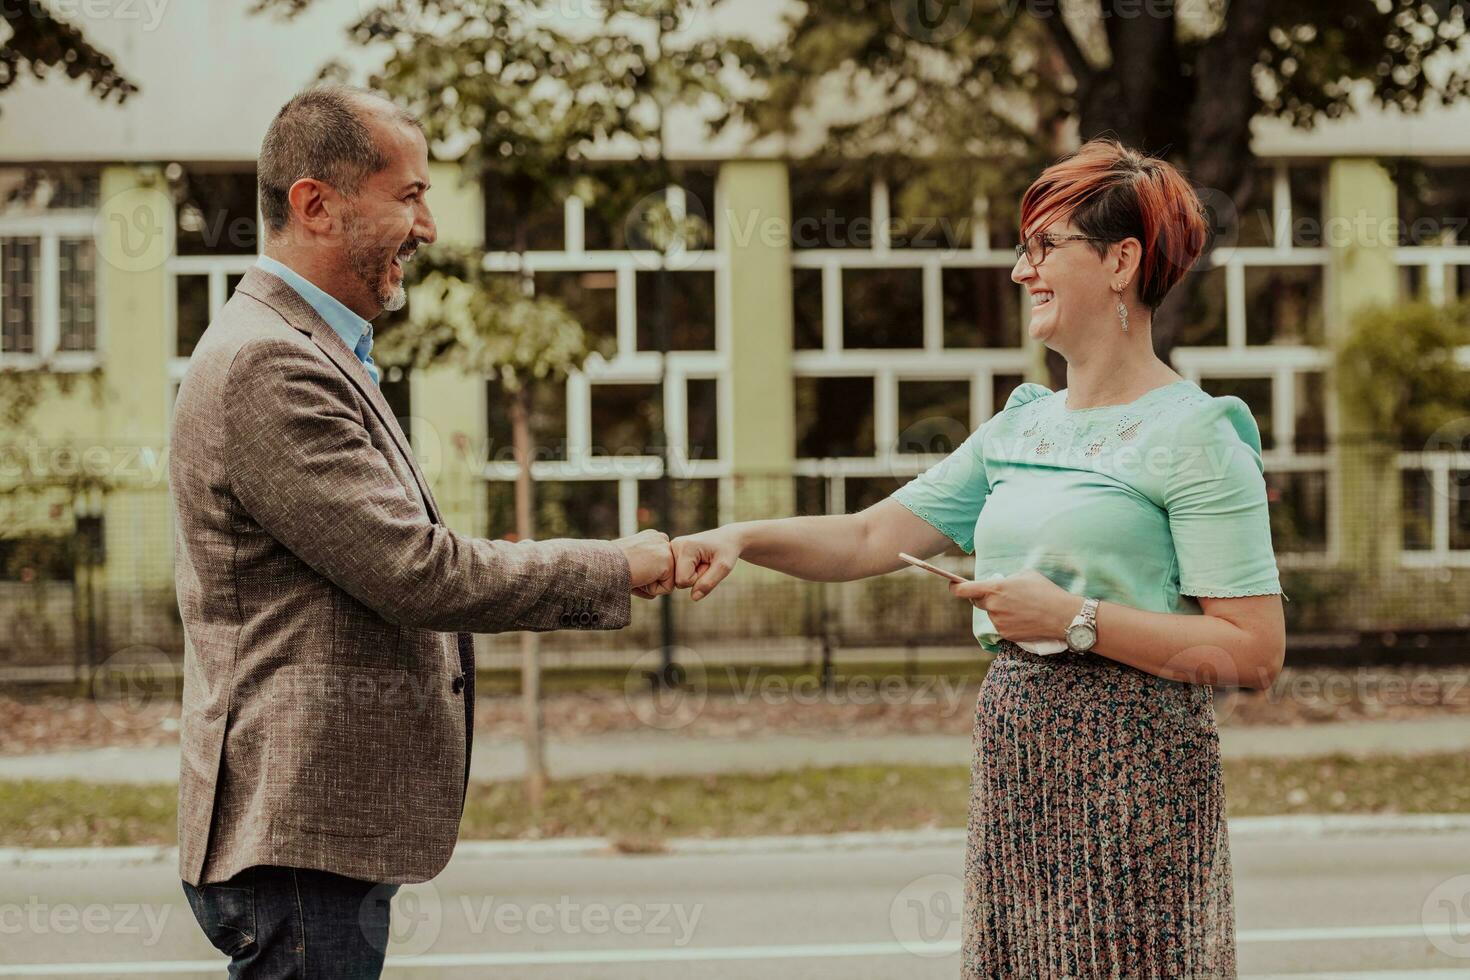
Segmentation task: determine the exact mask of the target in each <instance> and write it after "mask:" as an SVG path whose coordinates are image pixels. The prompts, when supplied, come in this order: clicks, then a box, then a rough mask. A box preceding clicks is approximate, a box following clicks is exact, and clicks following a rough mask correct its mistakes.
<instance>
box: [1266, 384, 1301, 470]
mask: <svg viewBox="0 0 1470 980" xmlns="http://www.w3.org/2000/svg"><path fill="white" fill-rule="evenodd" d="M1271 402H1272V405H1271V436H1272V438H1274V439H1275V440H1276V451H1277V452H1279V453H1290V452H1295V450H1296V372H1295V371H1293V370H1292V369H1291V368H1280V369H1278V370H1277V371H1276V373H1275V375H1273V377H1272V379H1271Z"/></svg>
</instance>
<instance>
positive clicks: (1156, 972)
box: [963, 641, 1236, 980]
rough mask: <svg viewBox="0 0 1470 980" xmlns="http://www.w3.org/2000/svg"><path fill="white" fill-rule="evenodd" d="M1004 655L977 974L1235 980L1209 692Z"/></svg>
mask: <svg viewBox="0 0 1470 980" xmlns="http://www.w3.org/2000/svg"><path fill="white" fill-rule="evenodd" d="M1001 646H1002V649H1001V651H1000V652H999V653H998V654H997V655H996V658H995V661H994V662H993V663H992V665H991V667H990V672H989V674H988V675H987V676H986V679H985V683H984V684H983V685H982V686H981V689H980V699H979V704H978V706H977V709H976V716H975V759H974V768H973V773H972V777H973V778H972V782H971V791H970V816H969V840H968V846H967V848H966V855H965V919H964V938H963V960H964V976H965V977H966V978H967V980H973V978H980V977H984V978H991V977H1003V978H1008V980H1009V978H1028V980H1030V978H1037V980H1049V978H1058V980H1060V978H1093V977H1106V978H1122V980H1144V978H1155V977H1157V978H1166V977H1167V978H1175V977H1192V978H1201V980H1204V978H1210V980H1214V978H1222V977H1225V978H1233V977H1235V976H1236V963H1235V908H1234V900H1233V889H1232V881H1231V871H1230V844H1229V838H1228V835H1227V832H1226V828H1225V799H1224V792H1223V787H1222V782H1221V772H1220V739H1219V733H1218V731H1217V730H1216V727H1215V715H1214V708H1213V704H1212V698H1213V696H1212V694H1211V692H1210V689H1209V688H1208V687H1202V686H1199V685H1192V684H1182V683H1178V682H1176V681H1169V680H1165V679H1163V678H1160V677H1155V676H1153V675H1152V674H1147V673H1144V672H1143V671H1140V670H1136V669H1134V668H1132V667H1128V666H1126V665H1124V664H1120V663H1118V662H1116V661H1113V660H1109V659H1107V658H1106V657H1101V656H1097V655H1094V654H1072V653H1062V654H1058V655H1055V656H1045V657H1043V656H1037V655H1035V654H1032V653H1029V652H1027V651H1026V650H1024V649H1022V648H1021V647H1019V646H1016V645H1015V644H1014V643H1011V642H1009V641H1002V643H1001Z"/></svg>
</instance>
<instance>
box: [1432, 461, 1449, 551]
mask: <svg viewBox="0 0 1470 980" xmlns="http://www.w3.org/2000/svg"><path fill="white" fill-rule="evenodd" d="M1433 467H1434V468H1433V469H1431V470H1430V471H1429V477H1430V479H1431V481H1432V482H1433V486H1434V493H1432V494H1430V501H1431V508H1432V517H1433V520H1432V522H1431V526H1432V531H1431V534H1430V541H1431V542H1432V545H1431V550H1433V551H1434V552H1435V553H1436V554H1439V555H1444V554H1447V553H1448V552H1449V550H1450V472H1449V463H1448V462H1446V461H1444V460H1436V461H1435V462H1434V464H1433Z"/></svg>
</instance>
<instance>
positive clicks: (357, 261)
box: [343, 210, 416, 313]
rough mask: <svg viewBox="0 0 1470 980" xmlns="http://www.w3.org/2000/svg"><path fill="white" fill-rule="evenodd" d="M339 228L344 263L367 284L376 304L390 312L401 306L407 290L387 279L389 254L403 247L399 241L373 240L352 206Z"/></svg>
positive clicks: (390, 259)
mask: <svg viewBox="0 0 1470 980" xmlns="http://www.w3.org/2000/svg"><path fill="white" fill-rule="evenodd" d="M343 232H344V234H345V236H346V239H347V266H348V268H350V269H351V270H352V273H353V275H355V276H357V279H358V281H359V282H361V283H362V284H363V286H365V287H367V291H368V292H369V293H371V294H372V296H373V298H374V299H375V300H377V302H378V305H379V306H380V307H382V308H383V309H385V310H387V311H388V312H390V313H392V312H395V311H397V310H401V309H403V307H404V304H406V303H407V302H408V291H407V290H406V289H404V288H403V283H401V282H400V283H398V284H397V285H393V284H392V283H391V281H390V280H389V274H390V272H391V271H392V267H393V257H394V256H395V255H397V254H398V252H399V249H401V248H402V247H403V246H402V244H401V243H400V244H398V245H385V244H383V243H381V242H377V241H374V239H373V237H372V235H371V234H369V233H367V232H366V231H364V229H363V223H362V222H361V221H360V220H359V218H358V214H357V212H356V211H355V210H352V211H348V212H347V214H346V215H345V216H344V218H343ZM415 244H416V243H415Z"/></svg>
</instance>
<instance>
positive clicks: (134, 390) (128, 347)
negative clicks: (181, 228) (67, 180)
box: [93, 165, 174, 644]
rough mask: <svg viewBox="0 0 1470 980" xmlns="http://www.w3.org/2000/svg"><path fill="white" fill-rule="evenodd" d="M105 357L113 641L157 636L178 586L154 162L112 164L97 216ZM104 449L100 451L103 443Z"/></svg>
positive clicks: (164, 283)
mask: <svg viewBox="0 0 1470 980" xmlns="http://www.w3.org/2000/svg"><path fill="white" fill-rule="evenodd" d="M95 227H96V246H97V263H96V268H97V292H98V311H99V326H100V328H101V329H100V332H99V335H98V343H99V348H100V357H101V365H102V372H101V374H102V381H101V399H100V400H101V405H100V407H99V412H98V416H97V420H98V425H97V427H96V428H95V429H94V430H93V432H94V433H95V434H96V437H97V438H98V439H99V440H100V443H101V445H102V446H104V447H105V450H101V451H105V452H106V453H107V454H108V455H109V456H110V458H111V460H112V461H113V466H112V473H111V474H110V477H111V479H110V482H111V484H112V485H111V489H110V490H109V491H108V493H107V495H106V505H105V510H104V533H105V546H106V549H107V559H106V567H105V572H104V578H103V582H104V584H105V587H106V589H107V593H108V597H109V600H110V601H109V603H108V618H109V623H108V631H109V635H110V637H111V641H112V643H113V644H125V643H128V642H131V641H133V640H137V641H141V640H142V639H144V638H145V637H147V636H150V635H155V634H154V629H153V625H154V624H152V622H151V621H152V620H153V618H154V617H156V616H163V615H168V614H169V613H170V610H169V609H168V604H169V603H170V602H172V587H173V518H172V513H171V510H170V504H169V495H168V478H167V470H166V463H165V460H166V458H167V457H166V455H165V449H166V446H167V442H168V411H169V379H168V359H169V354H170V353H171V352H170V351H169V350H168V322H167V321H168V286H169V280H168V271H167V268H166V266H167V262H168V258H169V256H170V255H171V254H172V252H173V231H174V207H173V202H172V200H171V198H170V197H169V195H168V193H167V188H166V185H165V182H164V179H163V175H162V172H161V171H160V169H159V168H158V167H156V166H152V165H142V166H136V165H128V166H112V167H106V168H104V169H103V171H102V180H101V202H100V207H99V214H98V218H97V223H96V226H95ZM101 451H99V453H100V452H101Z"/></svg>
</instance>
